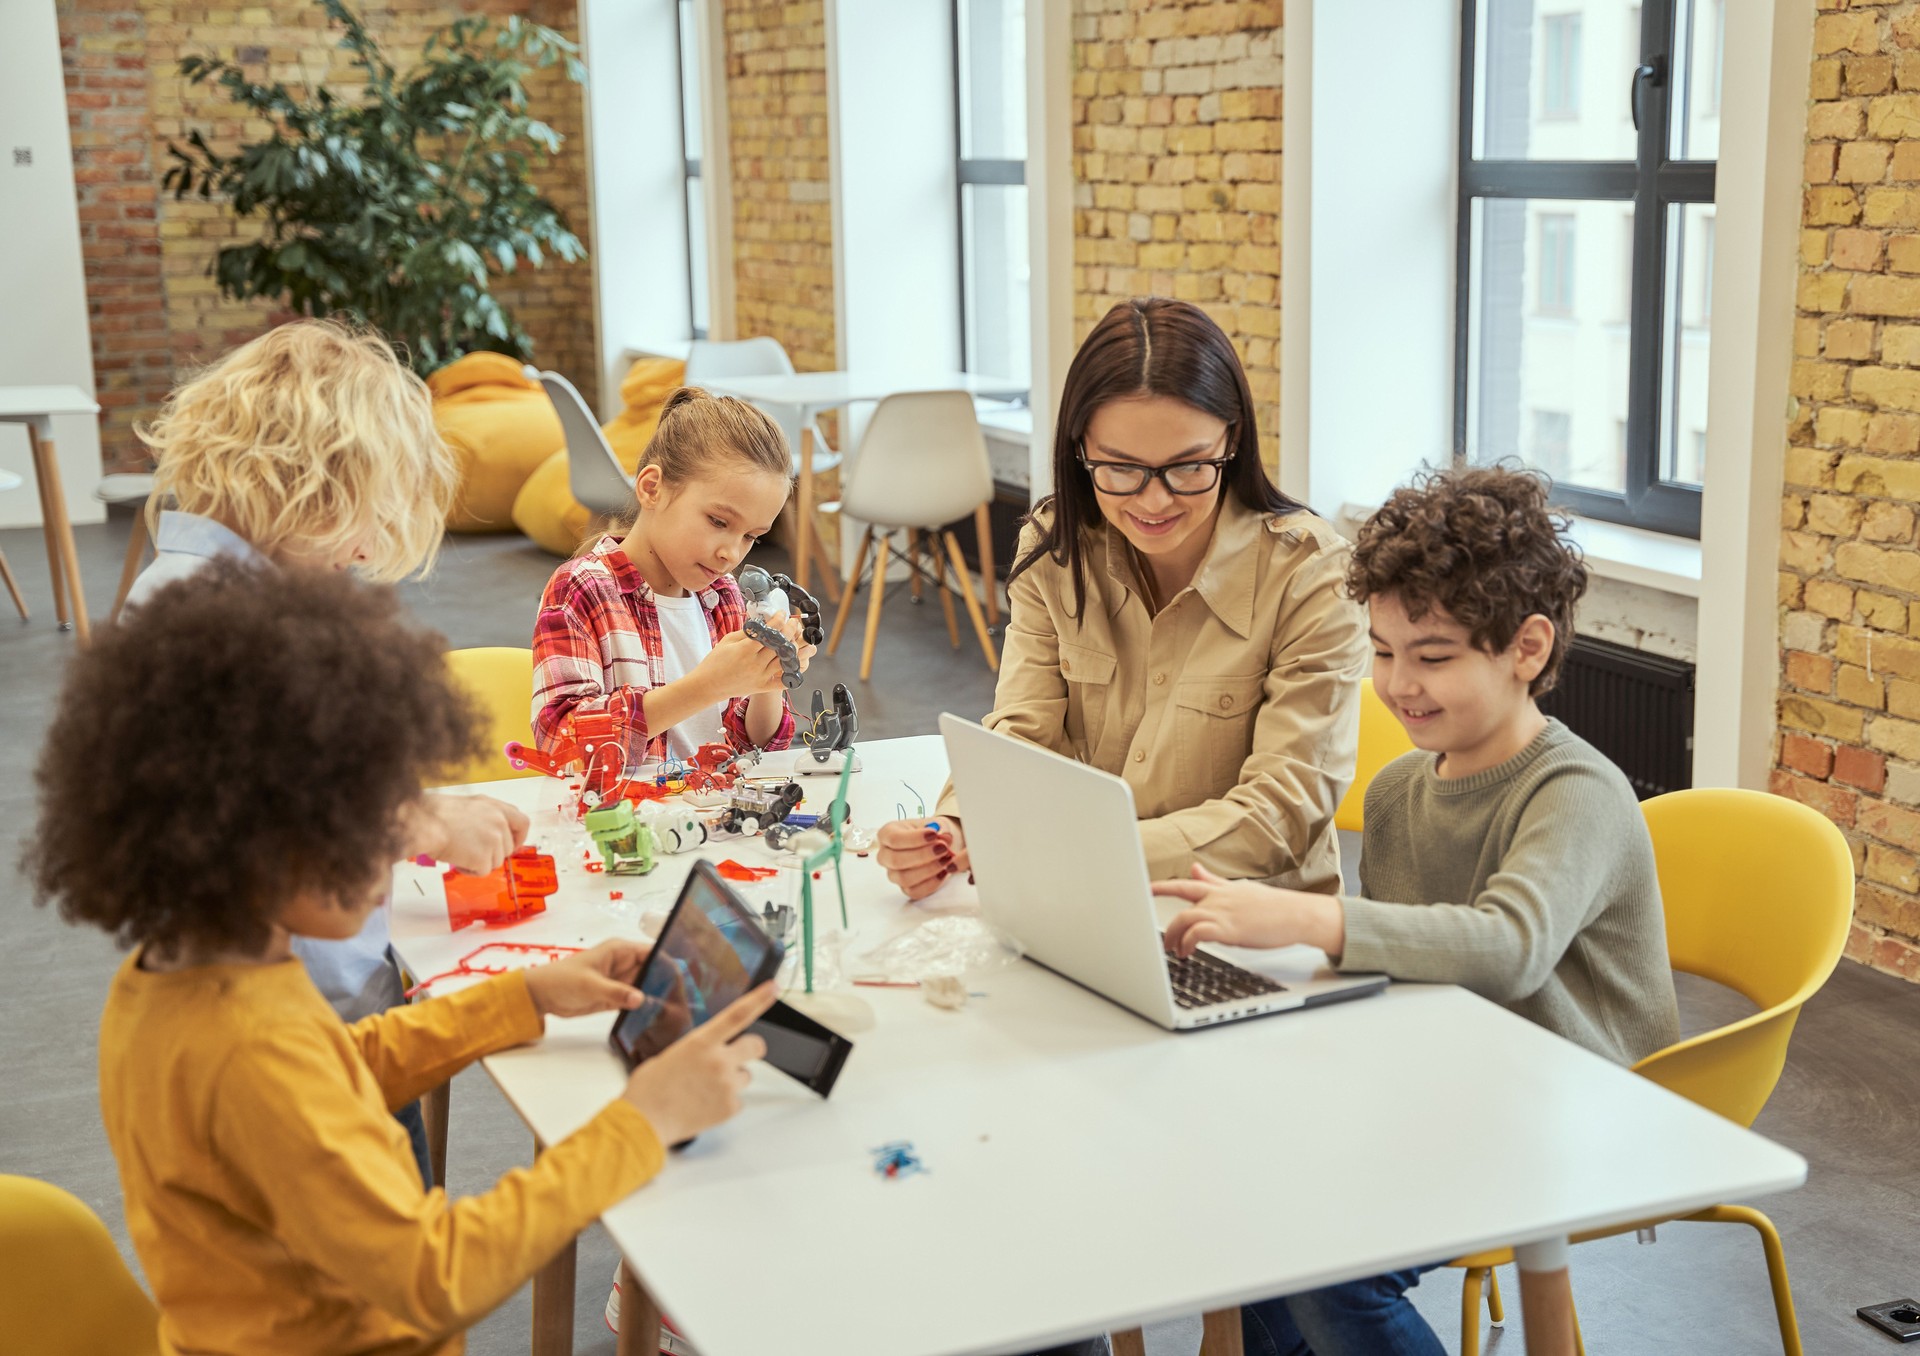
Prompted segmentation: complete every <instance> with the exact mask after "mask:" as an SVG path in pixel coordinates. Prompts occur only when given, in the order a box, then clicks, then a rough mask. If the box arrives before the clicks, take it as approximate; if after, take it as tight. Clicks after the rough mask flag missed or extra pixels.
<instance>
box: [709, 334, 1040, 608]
mask: <svg viewBox="0 0 1920 1356" xmlns="http://www.w3.org/2000/svg"><path fill="white" fill-rule="evenodd" d="M705 385H706V388H707V389H708V390H709V391H712V392H714V393H715V394H716V395H730V396H738V397H739V398H740V399H742V400H745V401H748V402H750V403H752V404H755V405H759V406H762V407H765V406H769V405H771V406H773V407H775V408H777V409H784V410H792V411H794V412H795V414H796V415H797V417H798V418H799V421H800V448H799V452H800V483H799V485H798V487H797V488H796V490H795V496H794V497H795V499H796V501H797V503H796V505H795V508H796V517H797V520H798V526H797V528H796V529H795V532H796V540H795V542H794V549H793V556H794V560H793V578H794V582H795V583H797V584H799V585H800V587H801V588H805V587H807V569H808V553H809V550H810V543H811V537H812V532H813V418H814V416H815V415H817V414H820V413H821V412H822V411H825V410H833V409H840V408H842V407H844V406H847V405H856V404H860V403H862V402H864V401H873V400H885V399H886V398H887V397H888V396H890V395H900V394H902V393H904V392H908V391H965V392H966V393H967V394H969V395H971V396H974V397H976V398H980V397H986V398H989V399H993V398H999V399H1013V398H1015V397H1017V396H1024V395H1025V394H1026V393H1027V383H1025V382H1024V381H1015V380H1013V379H1011V378H1003V377H987V376H979V375H976V374H974V373H970V372H956V371H952V370H948V369H935V368H912V367H906V368H886V369H881V368H874V369H863V370H861V371H858V372H794V373H790V374H787V375H783V376H773V377H715V378H713V379H711V380H709V381H707V382H706V383H705ZM840 438H841V442H842V444H843V445H844V444H845V442H846V432H845V430H844V429H842V431H841V434H840ZM979 530H980V531H981V533H982V534H983V535H982V537H981V541H982V543H983V545H982V547H981V550H982V551H983V552H984V551H985V550H986V549H987V548H986V546H985V545H984V542H985V541H986V538H985V535H984V533H985V531H986V522H985V515H984V513H983V514H982V515H981V519H980V524H979ZM981 559H982V560H983V561H984V560H985V559H986V557H985V556H984V555H983V556H982V557H981ZM834 573H835V574H836V575H837V574H838V571H837V570H836V571H834ZM985 591H986V594H987V597H988V599H989V600H991V599H992V598H993V581H992V580H991V579H988V580H987V581H986V588H985Z"/></svg>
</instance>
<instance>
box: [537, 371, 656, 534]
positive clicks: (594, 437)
mask: <svg viewBox="0 0 1920 1356" xmlns="http://www.w3.org/2000/svg"><path fill="white" fill-rule="evenodd" d="M523 371H524V372H525V374H526V377H527V379H528V380H529V381H537V382H539V383H540V386H541V389H542V390H544V391H545V392H546V393H547V399H548V400H550V401H552V402H553V412H554V413H555V414H557V415H559V416H560V431H561V432H562V433H563V434H565V435H566V439H567V485H568V487H569V488H570V489H571V490H572V491H573V497H574V499H575V500H576V501H578V502H579V504H580V506H581V507H582V508H584V509H586V510H587V512H589V513H591V514H593V515H594V516H595V517H597V518H611V517H613V516H614V515H616V514H623V513H626V512H627V511H628V510H629V509H631V508H632V507H633V481H631V480H629V479H628V478H627V473H626V472H625V471H624V470H622V469H621V467H620V458H618V457H616V456H614V455H613V448H612V447H610V446H609V445H608V444H607V435H606V434H604V433H602V432H601V431H600V425H598V424H596V423H595V422H594V421H593V411H591V410H589V409H588V408H587V402H586V401H584V400H582V399H581V398H580V392H578V391H576V390H575V389H574V387H573V383H572V382H570V381H568V380H567V379H566V378H565V377H563V376H561V375H560V374H559V373H558V372H543V371H541V370H540V369H539V368H537V367H531V366H529V367H527V368H524V369H523Z"/></svg>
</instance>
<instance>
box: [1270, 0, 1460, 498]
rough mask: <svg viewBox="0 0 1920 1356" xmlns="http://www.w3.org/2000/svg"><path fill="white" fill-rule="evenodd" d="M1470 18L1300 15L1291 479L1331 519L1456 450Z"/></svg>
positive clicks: (1293, 137) (1288, 163)
mask: <svg viewBox="0 0 1920 1356" xmlns="http://www.w3.org/2000/svg"><path fill="white" fill-rule="evenodd" d="M1300 11H1310V13H1307V14H1301V13H1300ZM1297 18H1304V19H1306V20H1307V22H1306V24H1305V25H1304V30H1303V25H1302V24H1300V23H1298V22H1296V19H1297ZM1459 27H1460V19H1459V12H1458V7H1457V6H1455V5H1451V4H1444V5H1442V4H1434V3H1432V0H1382V2H1381V3H1379V4H1373V5H1354V4H1340V3H1329V0H1321V3H1318V4H1314V5H1311V6H1306V5H1300V6H1290V7H1289V9H1288V13H1287V46H1286V62H1287V68H1286V83H1285V86H1284V94H1283V98H1284V100H1285V102H1286V107H1285V109H1284V112H1285V115H1286V122H1285V125H1286V128H1287V141H1286V147H1285V155H1284V158H1283V160H1282V162H1281V164H1282V175H1283V183H1282V197H1283V205H1282V210H1281V221H1282V230H1283V232H1284V233H1285V237H1284V239H1283V241H1282V249H1283V252H1284V254H1285V257H1286V267H1285V269H1284V270H1283V271H1282V274H1281V311H1282V314H1283V316H1285V317H1287V318H1288V319H1289V321H1290V322H1291V323H1290V324H1289V326H1288V329H1287V332H1286V335H1285V347H1284V352H1283V356H1282V359H1281V368H1282V371H1283V391H1282V400H1281V447H1280V461H1281V478H1282V484H1283V486H1284V487H1285V488H1286V489H1287V491H1288V492H1289V493H1291V494H1294V495H1296V496H1297V497H1299V498H1302V499H1304V500H1305V501H1306V502H1307V503H1309V504H1311V505H1313V506H1314V507H1315V508H1316V509H1318V510H1319V511H1320V512H1321V513H1323V514H1329V515H1330V514H1333V513H1337V512H1338V511H1339V510H1340V508H1341V507H1342V506H1343V505H1346V504H1361V505H1372V504H1377V503H1379V502H1380V501H1381V500H1382V499H1384V498H1385V497H1386V495H1387V492H1388V491H1389V490H1391V489H1392V488H1393V486H1394V485H1395V484H1397V483H1398V482H1399V481H1401V480H1402V479H1404V478H1405V476H1406V474H1407V472H1408V471H1409V470H1410V469H1411V468H1413V467H1414V466H1417V465H1418V464H1420V463H1421V462H1422V461H1431V462H1434V463H1435V464H1444V463H1445V462H1446V461H1447V459H1448V458H1449V457H1450V456H1451V455H1452V452H1453V448H1452V442H1453V286H1454V276H1453V275H1454V195H1455V184H1456V180H1455V176H1454V131H1453V129H1454V124H1455V113H1454V110H1455V107H1456V105H1457V102H1458V97H1459V96H1458V65H1459V60H1458V57H1457V55H1456V53H1457V52H1458V50H1459ZM1383 31H1384V32H1391V33H1392V34H1393V39H1394V40H1393V41H1392V42H1390V43H1382V42H1381V41H1380V34H1381V33H1382V32H1383ZM1363 73H1364V77H1365V78H1364V79H1363V78H1360V77H1361V75H1362V74H1363ZM1316 75H1317V76H1318V78H1316ZM1382 90H1392V91H1393V97H1392V98H1389V99H1383V98H1381V97H1380V91H1382ZM1302 112H1305V113H1306V114H1307V116H1306V117H1305V118H1300V117H1299V115H1300V113H1302ZM1296 119H1298V120H1299V121H1300V122H1303V123H1305V124H1306V126H1305V135H1304V136H1301V135H1298V131H1299V129H1297V128H1296V126H1295V122H1296ZM1303 144H1304V150H1305V155H1304V157H1302V156H1299V154H1298V152H1299V151H1300V150H1301V149H1302V148H1303ZM1301 406H1304V409H1302V408H1301Z"/></svg>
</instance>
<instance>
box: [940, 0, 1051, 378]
mask: <svg viewBox="0 0 1920 1356" xmlns="http://www.w3.org/2000/svg"><path fill="white" fill-rule="evenodd" d="M966 2H967V0H953V3H952V4H951V6H950V7H949V13H950V17H951V18H952V20H953V163H954V185H953V214H954V215H953V220H954V227H955V230H954V240H955V242H956V243H957V245H958V248H957V249H956V250H955V251H954V255H955V261H956V263H957V265H958V273H959V284H960V370H961V371H962V372H969V373H970V372H972V371H973V370H974V369H973V353H972V349H971V341H972V338H973V336H972V332H971V330H970V327H969V325H968V313H969V311H970V310H971V309H972V308H971V307H969V306H968V304H967V280H968V278H969V277H970V276H971V275H970V273H969V271H968V254H969V249H968V240H967V187H968V185H970V184H972V185H999V186H1002V187H1013V186H1018V187H1021V188H1024V187H1026V183H1027V162H1026V161H1025V160H1024V159H1020V160H1008V159H992V158H988V157H984V156H973V157H969V156H968V155H967V153H966V147H967V99H968V96H969V94H970V92H971V91H969V89H968V88H967V83H966V59H965V57H963V56H962V55H961V45H962V44H963V43H964V42H965V41H966V33H965V32H964V31H963V30H962V28H961V26H960V7H961V6H962V5H964V4H965V3H966ZM1029 210H1031V209H1029ZM987 375H990V376H998V375H1013V374H1011V373H989V374H987Z"/></svg>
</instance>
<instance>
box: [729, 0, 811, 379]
mask: <svg viewBox="0 0 1920 1356" xmlns="http://www.w3.org/2000/svg"><path fill="white" fill-rule="evenodd" d="M725 16H726V24H725V41H726V70H727V118H728V124H729V146H730V149H731V151H732V154H733V276H734V302H735V305H734V322H735V325H734V327H735V332H736V333H737V334H738V335H740V336H741V337H743V338H744V337H747V336H751V335H757V334H770V335H772V336H773V337H774V338H776V339H778V340H779V341H780V342H781V344H782V345H784V346H785V348H786V350H787V353H788V355H789V356H790V357H792V359H793V363H794V366H795V367H797V368H799V369H800V370H801V371H803V372H805V371H825V370H830V369H832V368H834V367H837V366H838V365H839V363H838V360H837V356H836V355H837V347H836V342H835V325H834V305H833V205H832V202H831V199H830V181H829V177H828V167H827V30H826V10H825V6H824V5H823V4H822V0H797V2H788V0H726V4H725Z"/></svg>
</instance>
